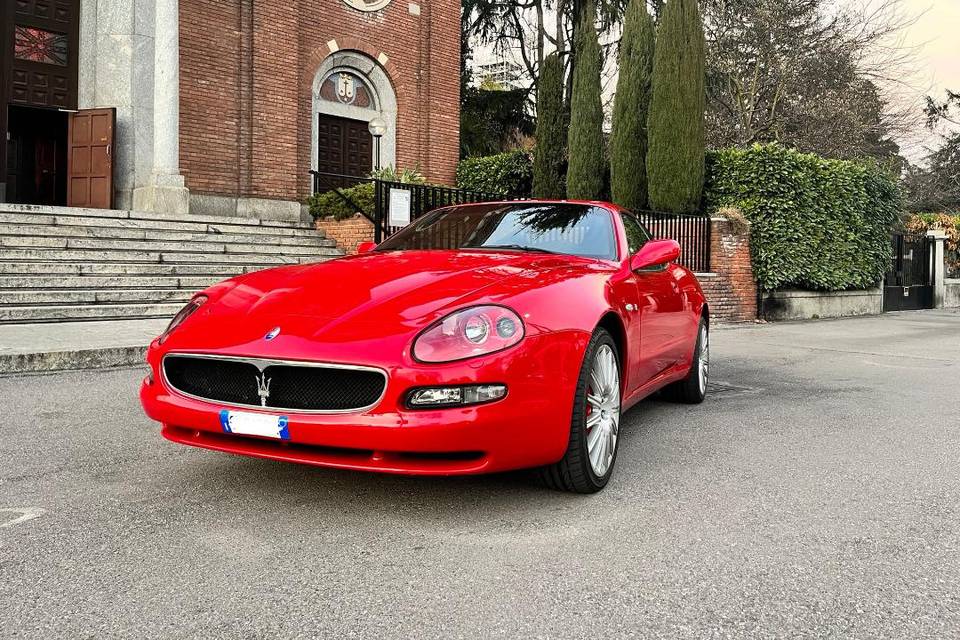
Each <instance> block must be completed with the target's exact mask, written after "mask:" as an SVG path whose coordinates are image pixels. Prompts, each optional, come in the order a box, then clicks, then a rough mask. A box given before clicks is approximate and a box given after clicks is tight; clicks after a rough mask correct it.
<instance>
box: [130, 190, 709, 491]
mask: <svg viewBox="0 0 960 640" xmlns="http://www.w3.org/2000/svg"><path fill="white" fill-rule="evenodd" d="M372 245H373V243H368V244H367V245H365V246H362V247H360V252H359V253H358V254H357V255H353V256H348V257H343V258H338V259H335V260H331V261H328V262H323V263H318V264H303V265H296V266H285V267H279V268H275V269H269V270H265V271H259V272H254V273H248V274H245V275H241V276H238V277H235V278H231V279H229V280H227V281H225V282H221V283H219V284H216V285H214V286H212V287H210V288H208V289H207V290H205V291H203V292H201V293H199V294H197V295H196V296H195V297H193V299H192V300H191V301H190V303H189V304H187V305H186V307H184V308H183V310H181V311H180V312H179V313H178V314H177V315H176V316H175V317H174V318H173V320H172V321H171V323H170V326H169V327H168V328H167V329H166V330H165V331H164V332H163V334H162V335H161V336H160V337H158V338H157V339H156V340H154V341H153V343H152V344H151V345H150V348H149V350H148V354H147V360H148V362H149V365H150V372H149V374H148V375H147V377H146V378H145V379H144V381H143V384H142V386H141V389H140V398H141V401H142V403H143V407H144V409H145V411H146V413H147V415H148V416H149V417H150V418H152V419H154V420H156V421H158V422H160V423H161V424H162V427H161V429H162V431H161V432H162V434H163V436H164V437H165V438H167V439H168V440H172V441H174V442H178V443H182V444H187V445H193V446H197V447H204V448H207V449H214V450H218V451H225V452H230V453H235V454H242V455H248V456H256V457H260V458H268V459H273V460H285V461H291V462H299V463H305V464H311V465H318V466H324V467H337V468H343V469H355V470H369V471H380V472H391V473H405V474H427V475H429V474H433V475H452V474H474V473H488V472H495V471H505V470H511V469H521V468H536V469H537V473H538V475H539V476H540V477H541V478H542V480H543V481H544V482H545V483H546V484H547V485H548V486H551V487H553V488H556V489H561V490H566V491H574V492H579V493H592V492H595V491H598V490H600V489H602V488H603V487H604V486H605V485H606V484H607V482H608V480H609V479H610V476H611V473H612V472H613V468H614V464H615V462H616V460H617V447H618V444H619V442H620V438H619V431H620V418H621V414H622V413H623V412H624V411H625V410H626V409H628V408H630V407H631V406H632V405H634V404H636V403H637V402H639V401H640V400H641V399H643V398H644V397H646V396H649V395H650V394H653V393H655V392H658V391H662V392H663V394H664V395H665V396H667V397H670V398H673V399H676V400H677V401H680V402H685V403H699V402H702V401H703V398H704V395H705V393H706V389H707V375H708V369H709V311H708V308H707V304H706V302H705V300H704V296H703V293H702V291H701V289H700V285H699V283H698V282H697V279H696V277H695V276H694V275H693V274H692V273H691V272H690V271H689V270H688V269H686V268H684V267H683V266H680V265H679V264H677V259H678V257H679V255H680V246H679V245H678V244H677V243H676V242H675V241H673V240H656V239H652V238H651V237H650V234H649V232H648V231H647V229H646V228H645V227H644V226H643V225H642V224H641V223H640V221H639V220H638V219H637V218H636V217H635V216H633V215H632V214H630V213H629V212H627V211H624V210H621V209H619V208H618V207H616V206H614V205H611V204H607V203H601V202H572V201H563V202H555V201H518V202H498V203H483V204H470V205H458V206H452V207H447V208H442V209H437V210H434V211H432V212H430V213H428V214H426V215H424V216H422V217H420V218H418V219H417V220H415V221H414V222H413V223H412V224H410V225H408V226H407V227H405V228H404V229H402V230H401V231H399V232H397V233H395V234H394V235H392V236H391V237H389V238H388V239H387V240H386V241H385V242H383V243H381V244H380V245H378V246H372Z"/></svg>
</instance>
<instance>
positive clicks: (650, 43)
mask: <svg viewBox="0 0 960 640" xmlns="http://www.w3.org/2000/svg"><path fill="white" fill-rule="evenodd" d="M654 38H655V35H654V27H653V20H651V19H650V14H648V13H647V3H646V0H630V4H629V5H628V6H627V11H626V13H625V14H624V17H623V36H622V38H621V40H620V61H619V67H620V77H619V79H618V81H617V95H616V98H615V100H614V104H613V132H612V134H611V136H610V191H611V195H612V196H613V201H614V202H616V203H617V204H619V205H620V206H621V207H624V208H626V209H629V210H631V211H638V210H640V209H644V208H646V206H647V113H648V112H649V110H650V89H651V73H652V72H653V51H654Z"/></svg>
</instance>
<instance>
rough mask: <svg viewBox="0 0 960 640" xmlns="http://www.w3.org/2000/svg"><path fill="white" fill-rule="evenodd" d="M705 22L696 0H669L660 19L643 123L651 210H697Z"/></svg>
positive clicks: (701, 162)
mask: <svg viewBox="0 0 960 640" xmlns="http://www.w3.org/2000/svg"><path fill="white" fill-rule="evenodd" d="M704 50H705V44H704V41H703V23H702V22H701V21H700V13H699V11H697V2H696V0H670V2H668V3H667V5H666V8H665V9H664V10H663V15H662V16H661V18H660V26H659V28H658V29H657V46H656V51H655V53H654V56H653V93H652V94H651V97H650V116H649V118H648V123H647V139H648V140H649V145H650V151H649V152H648V153H647V178H648V183H649V185H648V189H649V200H650V208H651V209H658V210H661V211H675V212H678V213H682V212H690V211H696V210H697V208H698V207H699V206H700V196H701V195H702V192H703V177H704V123H703V114H704V108H705V104H706V94H705V89H704V67H705V61H704V55H705V54H704Z"/></svg>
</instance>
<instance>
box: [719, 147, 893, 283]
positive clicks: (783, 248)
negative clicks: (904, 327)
mask: <svg viewBox="0 0 960 640" xmlns="http://www.w3.org/2000/svg"><path fill="white" fill-rule="evenodd" d="M704 202H705V205H706V208H707V209H708V210H709V211H711V212H713V211H716V210H717V209H719V208H721V207H736V208H738V209H739V210H740V211H742V212H743V214H744V215H745V216H746V218H747V219H748V220H749V221H750V248H751V252H752V262H753V272H754V275H755V276H756V278H757V282H758V284H759V285H760V287H761V288H762V289H765V290H772V289H782V288H789V287H797V288H801V289H811V290H820V291H838V290H843V289H865V288H869V287H874V286H877V284H878V283H879V282H880V280H881V278H882V277H883V274H884V272H885V271H886V270H887V267H888V266H889V263H890V231H891V228H892V226H893V224H894V222H895V221H896V220H897V217H898V213H899V210H900V192H899V188H898V187H897V183H896V182H895V180H894V178H893V177H891V176H890V175H888V174H886V173H884V172H883V171H882V170H880V169H879V168H877V167H876V166H872V165H868V164H862V163H858V162H852V161H845V160H827V159H825V158H821V157H820V156H817V155H814V154H808V153H799V152H797V151H793V150H790V149H786V148H784V147H782V146H779V145H776V144H769V145H754V146H753V147H751V148H749V149H725V150H722V151H715V152H711V153H709V154H708V155H707V186H706V192H705V194H704Z"/></svg>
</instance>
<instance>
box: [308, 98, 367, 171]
mask: <svg viewBox="0 0 960 640" xmlns="http://www.w3.org/2000/svg"><path fill="white" fill-rule="evenodd" d="M317 132H318V140H317V170H318V171H322V172H326V173H338V174H342V175H348V176H356V177H365V176H367V175H369V174H370V169H371V168H372V167H373V154H372V151H371V150H372V147H373V144H372V143H373V137H372V136H371V135H370V131H369V130H368V129H367V123H366V122H364V121H362V120H350V119H349V118H338V117H337V116H328V115H326V114H323V113H321V114H320V115H319V122H318V123H317Z"/></svg>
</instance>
